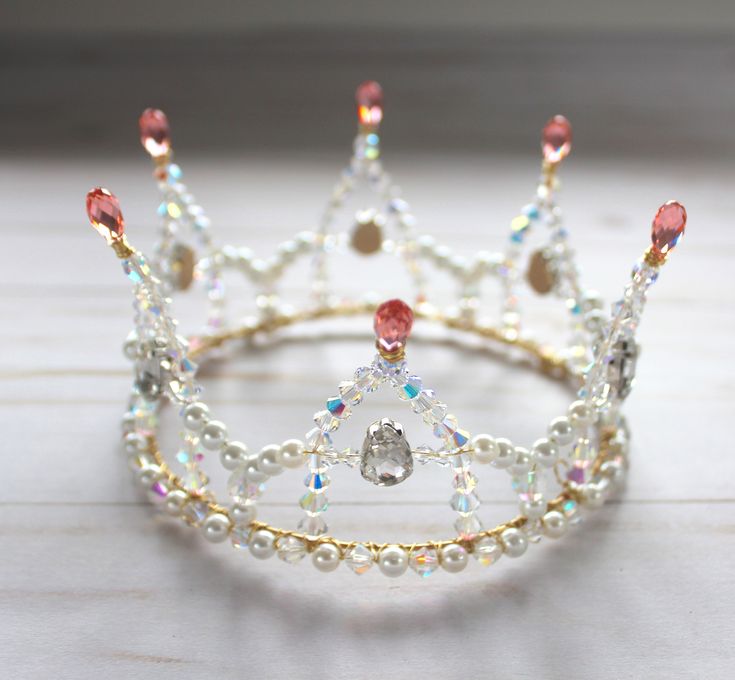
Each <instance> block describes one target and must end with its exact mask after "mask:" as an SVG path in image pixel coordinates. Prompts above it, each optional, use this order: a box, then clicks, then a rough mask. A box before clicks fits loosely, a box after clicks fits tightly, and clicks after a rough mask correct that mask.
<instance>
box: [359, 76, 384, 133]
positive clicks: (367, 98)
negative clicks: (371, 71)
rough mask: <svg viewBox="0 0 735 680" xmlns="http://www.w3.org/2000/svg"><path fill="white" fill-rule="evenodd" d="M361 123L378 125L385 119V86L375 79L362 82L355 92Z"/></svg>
mask: <svg viewBox="0 0 735 680" xmlns="http://www.w3.org/2000/svg"><path fill="white" fill-rule="evenodd" d="M355 101H356V102H357V119H358V121H359V122H360V125H366V126H369V127H377V126H378V125H380V121H381V120H383V88H382V87H380V83H378V82H376V81H374V80H366V81H365V82H364V83H361V84H360V86H359V87H358V88H357V90H356V92H355Z"/></svg>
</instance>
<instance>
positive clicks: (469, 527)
mask: <svg viewBox="0 0 735 680" xmlns="http://www.w3.org/2000/svg"><path fill="white" fill-rule="evenodd" d="M483 529H484V527H483V526H482V522H481V521H480V518H479V517H478V516H477V515H475V514H474V513H473V514H471V515H468V516H467V517H457V519H456V520H455V522H454V530H455V531H456V532H457V536H459V538H461V539H463V540H465V541H471V540H473V539H474V538H475V536H477V534H479V533H480V532H481V531H483Z"/></svg>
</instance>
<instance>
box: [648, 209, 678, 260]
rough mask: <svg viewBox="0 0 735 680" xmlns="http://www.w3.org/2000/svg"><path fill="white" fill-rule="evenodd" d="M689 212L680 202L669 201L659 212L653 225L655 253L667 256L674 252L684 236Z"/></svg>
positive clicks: (652, 236)
mask: <svg viewBox="0 0 735 680" xmlns="http://www.w3.org/2000/svg"><path fill="white" fill-rule="evenodd" d="M686 224H687V211H686V210H685V209H684V206H683V205H682V204H681V203H679V202H678V201H667V202H666V203H664V204H663V205H662V206H661V207H660V208H659V209H658V210H657V211H656V215H655V216H654V218H653V224H652V225H651V241H653V251H654V252H655V253H658V254H659V255H666V254H667V253H668V252H669V251H671V250H673V248H674V247H675V246H676V244H677V243H678V242H679V239H680V238H681V237H682V235H683V234H684V228H685V227H686Z"/></svg>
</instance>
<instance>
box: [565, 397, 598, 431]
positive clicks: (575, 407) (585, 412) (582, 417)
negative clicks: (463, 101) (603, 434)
mask: <svg viewBox="0 0 735 680" xmlns="http://www.w3.org/2000/svg"><path fill="white" fill-rule="evenodd" d="M568 416H569V422H570V423H571V424H572V427H575V428H577V429H578V430H581V429H584V428H586V427H589V426H590V425H591V424H592V422H593V420H594V414H593V413H592V409H591V408H590V407H589V406H587V404H585V403H584V402H583V401H581V400H580V401H575V402H573V403H572V404H571V405H570V406H569V411H568Z"/></svg>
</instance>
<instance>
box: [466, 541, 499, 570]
mask: <svg viewBox="0 0 735 680" xmlns="http://www.w3.org/2000/svg"><path fill="white" fill-rule="evenodd" d="M472 554H473V555H474V556H475V559H476V560H477V561H478V562H479V563H480V564H481V565H482V566H483V567H489V566H490V565H491V564H495V562H497V561H498V560H499V559H500V558H501V556H502V555H503V546H502V545H501V544H500V541H498V539H497V538H495V537H494V536H484V537H483V538H480V539H479V540H477V541H475V549H474V551H473V553H472Z"/></svg>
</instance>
